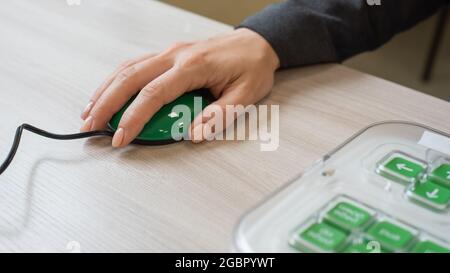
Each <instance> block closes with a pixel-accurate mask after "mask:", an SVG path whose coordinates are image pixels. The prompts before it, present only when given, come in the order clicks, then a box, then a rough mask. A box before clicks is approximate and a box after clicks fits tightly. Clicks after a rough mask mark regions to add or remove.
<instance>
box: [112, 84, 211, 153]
mask: <svg viewBox="0 0 450 273" xmlns="http://www.w3.org/2000/svg"><path fill="white" fill-rule="evenodd" d="M195 97H198V98H200V100H199V99H197V101H201V106H200V107H199V106H197V107H194V99H195ZM134 99H135V97H133V98H132V99H130V101H128V102H127V103H126V104H125V105H124V107H123V108H122V109H121V110H120V111H119V112H117V113H116V114H115V115H114V116H113V117H112V119H111V120H110V122H109V123H108V126H109V128H110V129H111V130H113V131H116V130H117V127H118V126H119V122H120V119H121V118H122V115H123V114H124V112H125V110H126V109H127V108H128V106H129V105H130V104H131V103H132V102H133V100H134ZM212 101H213V96H212V95H211V93H210V92H209V91H208V90H207V89H199V90H195V91H191V92H187V93H185V94H184V95H182V96H180V97H179V98H177V99H176V100H174V101H173V102H171V103H169V104H166V105H165V106H163V107H162V108H161V109H160V110H159V111H158V112H157V113H156V114H155V115H154V116H153V117H152V118H151V119H150V121H149V122H147V124H146V125H145V127H144V129H143V130H142V131H141V133H140V134H139V135H138V136H137V137H136V139H135V140H134V141H133V142H132V143H134V144H141V145H164V144H169V143H174V142H177V141H179V140H181V139H182V137H183V136H182V134H185V133H186V132H187V127H186V128H184V126H189V124H184V123H183V122H179V121H180V118H182V115H183V112H179V113H176V112H174V111H173V108H174V107H175V106H177V105H183V106H187V107H188V108H189V110H190V115H191V116H190V119H189V120H190V121H192V120H194V117H195V116H196V115H197V114H198V113H199V112H201V111H202V110H203V109H204V108H205V107H206V106H207V105H209V104H210V103H211V102H212ZM175 122H178V123H179V124H177V126H178V127H179V130H178V132H175V135H172V126H173V125H174V123H175ZM183 128H184V129H186V130H184V129H183Z"/></svg>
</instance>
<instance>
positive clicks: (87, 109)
mask: <svg viewBox="0 0 450 273" xmlns="http://www.w3.org/2000/svg"><path fill="white" fill-rule="evenodd" d="M92 106H94V102H93V101H91V102H89V103H88V104H87V105H86V107H85V108H84V110H83V113H81V119H83V120H84V119H86V118H87V117H88V115H89V113H90V112H91V110H92Z"/></svg>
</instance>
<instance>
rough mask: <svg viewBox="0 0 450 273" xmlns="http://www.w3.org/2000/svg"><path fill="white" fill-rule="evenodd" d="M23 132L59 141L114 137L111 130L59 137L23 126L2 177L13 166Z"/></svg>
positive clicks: (5, 164) (6, 162) (1, 169)
mask: <svg viewBox="0 0 450 273" xmlns="http://www.w3.org/2000/svg"><path fill="white" fill-rule="evenodd" d="M23 130H27V131H29V132H32V133H35V134H38V135H40V136H43V137H47V138H51V139H57V140H73V139H81V138H88V137H94V136H110V137H112V136H113V135H114V132H112V131H109V130H103V131H91V132H86V133H77V134H69V135H59V134H53V133H50V132H47V131H44V130H42V129H39V128H36V127H34V126H32V125H29V124H22V125H20V126H19V127H17V130H16V135H15V136H14V141H13V144H12V146H11V150H10V151H9V154H8V156H7V157H6V159H5V161H4V162H3V163H2V165H1V166H0V175H1V174H2V173H3V172H4V171H5V170H6V169H7V168H8V166H9V165H10V164H11V162H12V160H13V159H14V156H15V155H16V152H17V149H18V148H19V144H20V140H21V138H22V133H23Z"/></svg>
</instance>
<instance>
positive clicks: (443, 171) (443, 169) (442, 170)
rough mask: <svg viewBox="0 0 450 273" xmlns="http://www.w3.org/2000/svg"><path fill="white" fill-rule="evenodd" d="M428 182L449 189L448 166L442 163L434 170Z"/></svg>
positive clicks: (449, 167) (449, 170) (449, 175)
mask: <svg viewBox="0 0 450 273" xmlns="http://www.w3.org/2000/svg"><path fill="white" fill-rule="evenodd" d="M430 180H431V181H433V182H436V183H438V184H441V185H442V186H445V187H447V188H449V189H450V164H447V163H444V164H441V165H440V166H439V167H437V168H436V169H434V170H433V172H432V173H431V174H430Z"/></svg>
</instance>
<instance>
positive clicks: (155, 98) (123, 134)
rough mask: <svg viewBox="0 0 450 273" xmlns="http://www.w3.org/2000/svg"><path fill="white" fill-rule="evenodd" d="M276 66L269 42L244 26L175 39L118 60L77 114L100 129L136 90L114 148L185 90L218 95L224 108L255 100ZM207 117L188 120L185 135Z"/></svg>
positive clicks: (262, 93) (91, 127)
mask: <svg viewBox="0 0 450 273" xmlns="http://www.w3.org/2000/svg"><path fill="white" fill-rule="evenodd" d="M278 66H279V60H278V57H277V55H276V53H275V52H274V51H273V49H272V48H271V46H270V45H269V44H268V43H267V42H266V40H264V38H262V37H261V36H259V35H258V34H257V33H255V32H253V31H251V30H249V29H238V30H234V31H233V32H231V33H228V34H225V35H222V36H218V37H215V38H211V39H208V40H205V41H199V42H193V43H178V44H175V45H173V46H172V47H170V48H169V49H167V50H166V51H164V52H162V53H160V54H149V55H145V56H142V57H140V58H137V59H135V60H131V61H129V62H126V63H124V64H123V65H121V66H120V67H119V68H118V69H117V70H116V71H115V72H114V73H113V74H112V75H111V76H110V77H109V78H108V79H107V80H106V81H105V82H104V83H103V84H102V85H101V86H100V87H99V88H98V89H97V91H96V92H95V94H94V95H93V97H92V99H91V101H90V102H89V104H88V105H87V106H86V109H85V110H84V111H83V113H82V115H81V117H82V119H83V120H84V125H83V127H82V128H81V131H83V132H85V131H92V130H100V129H104V128H105V127H106V124H107V122H108V121H109V120H110V119H111V118H112V116H113V115H114V114H115V113H116V112H118V111H119V110H120V109H121V108H122V106H123V105H124V104H125V103H126V102H127V101H128V100H129V99H130V98H131V97H132V96H133V95H135V94H136V93H138V92H139V90H140V92H139V94H138V95H137V98H136V99H135V100H134V102H133V103H132V104H131V105H130V107H129V108H128V109H127V110H126V112H125V113H124V115H123V117H122V120H121V121H120V124H119V128H118V130H117V131H116V133H115V135H114V138H113V141H112V145H113V146H114V147H123V146H126V145H127V144H129V143H130V142H131V141H132V140H133V139H134V138H135V137H136V136H137V135H138V134H139V133H140V131H141V130H142V129H143V127H144V125H145V124H146V123H147V122H148V120H150V118H151V117H152V116H153V115H154V114H155V113H156V112H157V111H158V110H159V109H160V108H161V107H162V106H164V105H165V104H167V103H169V102H171V101H173V100H175V99H176V98H178V97H179V96H181V95H182V94H183V93H185V92H187V91H191V90H194V89H198V88H202V87H206V88H208V89H209V90H210V91H211V93H212V94H213V95H214V96H215V97H216V98H217V100H216V101H215V102H214V103H213V104H212V105H217V106H219V107H220V108H221V109H223V111H225V106H226V105H239V104H240V105H244V106H247V105H250V104H254V103H256V102H258V101H259V100H260V99H262V98H263V97H264V96H266V95H267V94H268V93H269V92H270V90H271V88H272V85H273V79H274V72H275V70H276V69H277V68H278ZM217 106H216V107H217ZM211 107H212V106H211V105H210V106H207V107H206V108H205V109H204V111H208V108H211ZM206 122H207V120H204V119H202V118H201V115H199V116H198V117H197V118H196V119H195V120H194V121H193V122H192V123H191V126H190V128H189V132H190V134H191V135H192V134H195V135H196V136H197V132H198V131H200V132H202V131H201V130H202V126H203V125H204V124H205V123H206ZM193 124H195V125H196V126H195V128H193V127H194V126H193ZM200 135H201V134H200ZM191 139H194V138H192V137H191ZM204 139H205V136H201V137H200V138H198V137H196V141H202V140H204Z"/></svg>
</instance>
